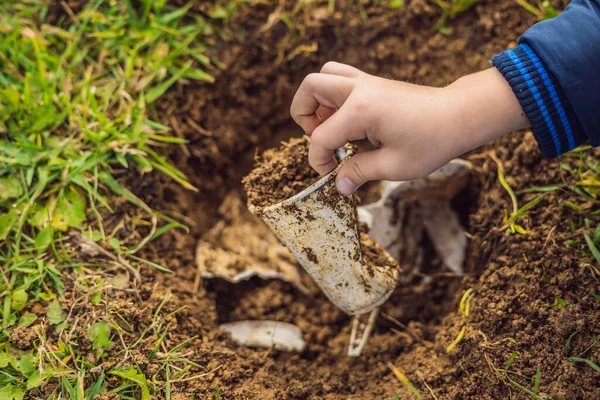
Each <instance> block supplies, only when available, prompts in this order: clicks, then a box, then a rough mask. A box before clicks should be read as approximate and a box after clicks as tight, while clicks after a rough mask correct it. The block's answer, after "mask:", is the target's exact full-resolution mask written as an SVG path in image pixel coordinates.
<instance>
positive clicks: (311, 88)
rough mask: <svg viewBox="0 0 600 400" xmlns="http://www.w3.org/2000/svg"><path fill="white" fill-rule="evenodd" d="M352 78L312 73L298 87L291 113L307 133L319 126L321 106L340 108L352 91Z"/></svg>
mask: <svg viewBox="0 0 600 400" xmlns="http://www.w3.org/2000/svg"><path fill="white" fill-rule="evenodd" d="M353 88H354V83H353V81H352V79H349V78H346V77H343V76H337V75H328V74H319V73H316V74H310V75H308V76H307V77H306V78H304V81H302V84H301V85H300V87H299V88H298V91H297V92H296V95H295V96H294V100H293V101H292V106H291V108H290V113H291V115H292V118H293V119H294V121H296V123H297V124H298V125H300V126H301V127H302V129H304V132H305V133H306V134H307V135H310V134H311V133H312V131H313V130H314V129H315V128H316V127H317V126H319V124H320V123H321V119H320V118H319V116H318V115H317V114H316V111H317V110H318V109H319V106H325V107H328V108H332V109H339V108H340V107H341V106H342V104H344V101H346V98H348V96H349V95H350V93H352V89H353Z"/></svg>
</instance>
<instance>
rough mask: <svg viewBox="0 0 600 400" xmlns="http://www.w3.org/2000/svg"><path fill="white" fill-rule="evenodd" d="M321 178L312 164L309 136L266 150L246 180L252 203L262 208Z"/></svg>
mask: <svg viewBox="0 0 600 400" xmlns="http://www.w3.org/2000/svg"><path fill="white" fill-rule="evenodd" d="M318 179H319V174H318V173H317V172H316V171H315V170H314V169H312V168H311V167H310V165H309V164H308V140H307V139H306V138H292V139H290V140H289V141H287V142H282V143H281V144H280V145H279V146H278V147H275V148H271V149H267V150H265V151H264V152H263V153H262V154H260V155H257V156H256V157H255V159H254V168H253V169H252V171H250V174H248V176H246V177H245V178H244V179H243V180H242V182H243V183H244V188H245V189H246V196H248V203H249V204H252V205H253V206H254V207H256V209H257V210H262V209H263V208H265V207H268V206H270V205H273V204H277V203H279V202H281V201H283V200H286V199H289V198H290V197H292V196H294V195H296V194H298V193H300V192H301V191H302V190H304V189H306V188H307V187H308V186H310V185H311V184H313V183H315V182H316V181H317V180H318Z"/></svg>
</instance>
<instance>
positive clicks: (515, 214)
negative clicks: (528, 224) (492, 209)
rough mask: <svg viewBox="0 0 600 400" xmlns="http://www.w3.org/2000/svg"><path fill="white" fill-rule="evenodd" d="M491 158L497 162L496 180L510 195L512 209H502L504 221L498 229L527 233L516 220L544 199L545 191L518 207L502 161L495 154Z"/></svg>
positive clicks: (512, 232) (513, 232) (524, 215)
mask: <svg viewBox="0 0 600 400" xmlns="http://www.w3.org/2000/svg"><path fill="white" fill-rule="evenodd" d="M493 159H494V161H495V162H496V164H498V182H499V183H500V186H502V188H503V189H504V190H505V191H506V193H507V194H508V196H509V197H510V202H511V205H512V209H511V210H510V211H509V210H504V221H503V224H502V227H501V228H500V230H504V229H507V230H508V232H510V233H511V234H516V233H518V234H521V235H525V234H527V230H526V229H525V228H523V227H522V226H521V225H520V224H519V223H518V221H519V219H521V218H524V217H526V216H527V212H528V211H530V210H532V209H533V208H535V207H536V206H537V205H538V204H539V203H540V202H541V201H542V200H543V199H544V196H545V193H544V194H542V195H540V196H537V197H535V198H534V199H533V200H530V201H528V202H527V203H525V204H524V205H522V206H520V207H519V202H518V200H517V195H516V194H515V192H514V190H513V189H512V188H511V187H510V185H509V184H508V182H507V181H506V177H505V176H504V167H503V166H502V163H501V162H500V160H499V159H498V158H497V157H496V156H494V157H493ZM542 191H544V192H548V191H550V190H547V189H546V188H544V190H542Z"/></svg>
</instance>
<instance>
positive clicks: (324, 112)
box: [317, 106, 337, 123]
mask: <svg viewBox="0 0 600 400" xmlns="http://www.w3.org/2000/svg"><path fill="white" fill-rule="evenodd" d="M336 111H337V110H336V109H335V108H329V107H325V106H319V109H318V110H317V115H318V116H319V120H320V121H321V123H323V122H325V121H327V120H328V119H329V117H331V116H332V115H333V113H334V112H336Z"/></svg>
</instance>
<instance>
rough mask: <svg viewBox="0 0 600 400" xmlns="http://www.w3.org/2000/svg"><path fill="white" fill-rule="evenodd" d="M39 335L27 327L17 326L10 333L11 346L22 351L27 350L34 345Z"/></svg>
mask: <svg viewBox="0 0 600 400" xmlns="http://www.w3.org/2000/svg"><path fill="white" fill-rule="evenodd" d="M36 338H37V334H36V333H35V331H33V330H32V329H31V328H28V327H26V326H17V327H16V328H15V329H14V330H13V331H12V332H11V333H10V344H12V345H13V346H15V347H16V348H17V349H20V350H27V349H29V348H31V346H32V345H33V341H34V340H35V339H36Z"/></svg>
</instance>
